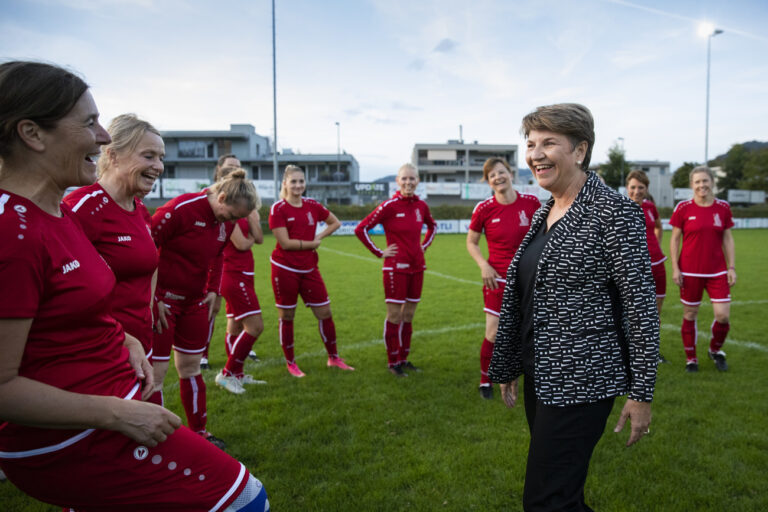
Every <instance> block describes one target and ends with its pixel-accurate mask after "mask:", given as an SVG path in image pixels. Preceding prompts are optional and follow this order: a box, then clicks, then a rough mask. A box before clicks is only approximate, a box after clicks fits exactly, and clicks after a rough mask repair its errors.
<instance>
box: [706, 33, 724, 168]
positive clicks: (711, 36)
mask: <svg viewBox="0 0 768 512" xmlns="http://www.w3.org/2000/svg"><path fill="white" fill-rule="evenodd" d="M722 33H723V31H722V30H720V29H719V28H716V29H714V30H713V31H712V33H711V34H709V35H708V36H707V109H706V115H705V121H704V165H707V166H708V165H709V68H710V61H711V54H712V38H713V37H715V36H716V35H718V34H722Z"/></svg>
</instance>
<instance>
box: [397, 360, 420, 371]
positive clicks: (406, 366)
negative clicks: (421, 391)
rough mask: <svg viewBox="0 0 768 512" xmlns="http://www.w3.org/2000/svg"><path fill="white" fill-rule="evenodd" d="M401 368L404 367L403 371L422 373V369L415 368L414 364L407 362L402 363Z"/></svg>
mask: <svg viewBox="0 0 768 512" xmlns="http://www.w3.org/2000/svg"><path fill="white" fill-rule="evenodd" d="M400 366H402V367H403V370H408V371H411V372H420V371H421V368H419V367H417V366H413V363H412V362H410V361H406V362H404V363H400Z"/></svg>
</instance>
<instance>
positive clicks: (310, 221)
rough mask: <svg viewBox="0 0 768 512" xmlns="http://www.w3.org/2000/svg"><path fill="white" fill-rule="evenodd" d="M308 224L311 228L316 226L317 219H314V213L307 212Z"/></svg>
mask: <svg viewBox="0 0 768 512" xmlns="http://www.w3.org/2000/svg"><path fill="white" fill-rule="evenodd" d="M307 223H308V224H309V225H310V226H314V225H315V219H314V217H312V212H307Z"/></svg>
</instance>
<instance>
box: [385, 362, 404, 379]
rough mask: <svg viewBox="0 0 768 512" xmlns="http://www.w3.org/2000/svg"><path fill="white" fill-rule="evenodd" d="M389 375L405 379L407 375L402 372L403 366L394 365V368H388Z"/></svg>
mask: <svg viewBox="0 0 768 512" xmlns="http://www.w3.org/2000/svg"><path fill="white" fill-rule="evenodd" d="M389 373H391V374H392V375H394V376H395V377H407V376H408V374H407V373H405V372H404V371H403V365H402V364H396V365H395V366H390V367H389Z"/></svg>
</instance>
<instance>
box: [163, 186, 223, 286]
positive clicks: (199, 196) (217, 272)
mask: <svg viewBox="0 0 768 512" xmlns="http://www.w3.org/2000/svg"><path fill="white" fill-rule="evenodd" d="M206 192H207V191H205V190H203V191H202V192H197V193H191V194H182V195H180V196H178V197H175V198H173V199H171V200H170V201H168V202H167V203H165V204H164V205H163V206H161V207H160V208H158V209H157V211H155V214H154V215H153V216H152V238H154V240H155V245H157V247H158V248H159V249H160V266H159V269H158V274H157V292H156V293H155V294H156V295H157V296H158V297H160V298H161V299H162V298H163V295H164V294H165V293H172V294H174V295H176V296H180V297H183V298H184V299H192V298H194V297H201V296H203V295H205V293H206V292H211V291H212V292H216V293H219V288H220V286H221V269H222V264H223V261H222V252H223V251H224V247H225V246H226V245H227V242H228V241H229V237H230V236H231V235H232V230H233V229H234V226H235V225H234V224H233V223H232V222H223V223H221V222H219V221H218V220H216V217H215V216H214V214H213V210H212V209H211V205H210V204H209V203H208V198H207V194H206ZM184 299H177V300H184Z"/></svg>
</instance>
